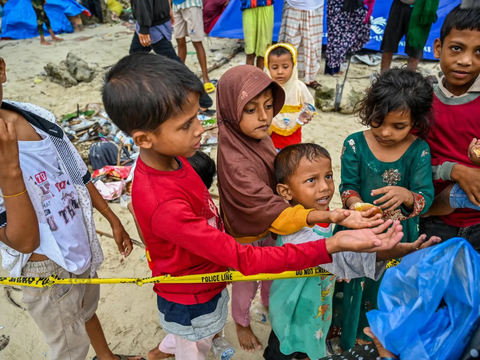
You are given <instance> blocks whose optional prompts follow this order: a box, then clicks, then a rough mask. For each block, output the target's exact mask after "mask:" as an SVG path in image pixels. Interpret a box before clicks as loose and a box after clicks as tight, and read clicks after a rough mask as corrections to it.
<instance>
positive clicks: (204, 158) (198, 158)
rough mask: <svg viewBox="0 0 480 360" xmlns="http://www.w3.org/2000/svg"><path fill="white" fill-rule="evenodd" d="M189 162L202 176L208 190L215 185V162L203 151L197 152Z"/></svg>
mask: <svg viewBox="0 0 480 360" xmlns="http://www.w3.org/2000/svg"><path fill="white" fill-rule="evenodd" d="M187 160H188V162H189V163H190V165H192V167H193V169H194V170H195V171H196V173H197V174H198V175H199V176H200V178H201V179H202V181H203V183H204V184H205V186H206V187H207V189H210V187H211V186H212V183H213V178H214V177H215V175H216V174H217V169H216V167H215V161H213V159H212V158H211V157H210V156H208V155H207V154H205V153H204V152H203V151H197V152H196V153H195V155H193V156H192V157H189V158H188V159H187Z"/></svg>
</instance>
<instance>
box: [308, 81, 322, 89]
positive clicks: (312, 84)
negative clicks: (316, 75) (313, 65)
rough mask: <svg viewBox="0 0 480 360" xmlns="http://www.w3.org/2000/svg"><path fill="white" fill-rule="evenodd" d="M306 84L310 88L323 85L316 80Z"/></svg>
mask: <svg viewBox="0 0 480 360" xmlns="http://www.w3.org/2000/svg"><path fill="white" fill-rule="evenodd" d="M305 85H307V86H308V87H309V88H312V89H313V90H317V88H318V87H321V85H320V84H319V83H317V82H316V81H312V82H311V83H308V84H305Z"/></svg>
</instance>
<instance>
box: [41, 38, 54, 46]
mask: <svg viewBox="0 0 480 360" xmlns="http://www.w3.org/2000/svg"><path fill="white" fill-rule="evenodd" d="M40 44H41V45H52V43H51V42H48V41H47V40H45V39H40Z"/></svg>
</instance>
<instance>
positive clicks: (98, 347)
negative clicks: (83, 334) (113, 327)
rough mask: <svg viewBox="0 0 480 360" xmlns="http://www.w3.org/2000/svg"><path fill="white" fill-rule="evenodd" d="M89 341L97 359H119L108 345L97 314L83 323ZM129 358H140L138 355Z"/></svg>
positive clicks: (137, 359)
mask: <svg viewBox="0 0 480 360" xmlns="http://www.w3.org/2000/svg"><path fill="white" fill-rule="evenodd" d="M85 328H86V330H87V334H88V337H89V338H90V343H91V344H92V347H93V349H94V350H95V354H97V359H98V360H119V358H118V356H116V355H114V354H113V353H112V351H111V350H110V348H109V347H108V344H107V340H106V339H105V334H104V333H103V329H102V325H101V324H100V320H98V317H97V314H95V315H93V317H92V318H91V319H90V320H88V321H87V322H86V323H85ZM128 359H129V360H140V359H141V357H140V356H134V357H129V358H128Z"/></svg>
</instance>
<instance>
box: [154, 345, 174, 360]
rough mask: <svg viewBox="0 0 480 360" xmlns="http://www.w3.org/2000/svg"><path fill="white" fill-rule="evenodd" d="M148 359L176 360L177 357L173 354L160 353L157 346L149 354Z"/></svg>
mask: <svg viewBox="0 0 480 360" xmlns="http://www.w3.org/2000/svg"><path fill="white" fill-rule="evenodd" d="M147 357H148V360H163V359H168V358H174V357H175V356H174V355H173V354H165V353H164V352H163V351H160V349H159V348H158V346H157V347H155V348H154V349H152V350H150V351H149V352H148V355H147Z"/></svg>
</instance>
